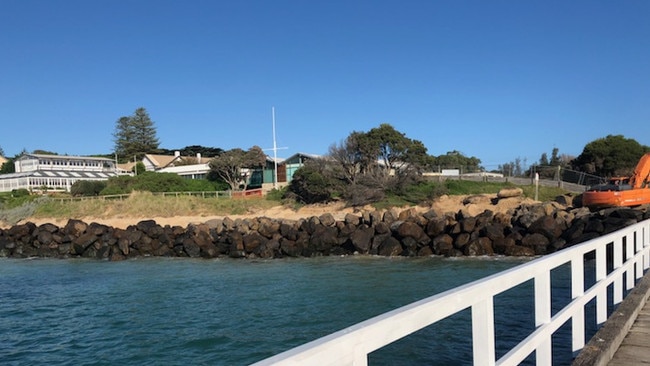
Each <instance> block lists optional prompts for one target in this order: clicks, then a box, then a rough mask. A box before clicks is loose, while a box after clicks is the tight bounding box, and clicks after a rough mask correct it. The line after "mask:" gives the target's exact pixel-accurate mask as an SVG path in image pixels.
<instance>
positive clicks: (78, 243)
mask: <svg viewBox="0 0 650 366" xmlns="http://www.w3.org/2000/svg"><path fill="white" fill-rule="evenodd" d="M648 217H650V213H648V210H647V209H646V208H645V207H642V208H636V209H631V208H615V209H608V210H601V211H598V212H593V213H592V212H590V211H589V210H588V209H586V208H573V207H571V206H570V203H567V202H566V200H565V199H562V198H561V197H560V198H558V199H557V200H556V201H554V202H547V203H542V204H534V205H521V206H519V207H517V208H516V209H513V210H511V211H509V212H508V213H496V214H495V213H493V212H492V211H490V210H485V211H484V212H483V213H481V214H479V215H470V214H469V213H468V211H467V210H460V211H458V212H457V213H455V214H451V213H450V214H444V215H439V214H437V213H436V212H435V211H433V210H431V211H428V212H424V213H418V212H417V211H416V210H414V209H409V210H405V211H401V212H400V211H397V210H388V211H383V212H381V211H374V212H365V213H362V214H358V215H355V214H347V215H346V216H345V219H344V220H341V221H337V220H335V219H334V217H333V216H332V215H331V214H324V215H321V216H318V217H316V216H314V217H310V218H308V219H301V220H297V221H293V220H292V221H290V220H278V219H272V218H267V217H259V218H254V219H237V220H231V219H229V218H225V219H223V220H210V221H208V222H206V223H204V224H198V225H193V224H191V225H188V226H187V227H185V228H183V227H180V226H168V225H167V226H161V225H158V224H157V223H156V222H155V221H152V220H148V221H141V222H139V223H137V224H136V225H132V226H129V227H128V228H126V229H119V228H113V227H109V226H105V225H101V224H98V223H90V224H88V223H85V222H82V221H79V220H69V221H68V223H67V224H66V225H65V226H64V227H58V226H55V225H52V224H43V225H40V226H36V225H35V224H33V223H26V224H21V225H16V226H13V227H11V228H9V229H7V230H0V257H16V258H25V257H54V258H71V257H84V258H95V259H108V260H124V259H128V258H134V257H142V256H173V257H203V258H216V257H232V258H281V257H313V256H325V255H349V254H370V255H380V256H410V257H413V256H429V255H442V256H482V255H507V256H535V255H543V254H548V253H552V252H554V251H557V250H560V249H562V248H565V247H568V246H571V245H574V244H576V243H580V242H583V241H586V240H589V239H592V238H595V237H598V236H600V235H603V234H606V233H609V232H612V231H615V230H617V229H619V228H622V227H625V226H628V225H630V224H634V223H636V222H639V221H641V220H645V219H647V218H648Z"/></svg>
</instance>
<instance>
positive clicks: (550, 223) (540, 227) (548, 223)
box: [528, 216, 562, 241]
mask: <svg viewBox="0 0 650 366" xmlns="http://www.w3.org/2000/svg"><path fill="white" fill-rule="evenodd" d="M528 231H529V232H531V233H536V234H542V235H544V236H545V237H546V238H548V239H549V240H550V241H552V240H555V239H557V238H559V237H560V235H562V229H561V227H560V226H559V225H558V224H557V223H556V221H555V219H553V217H551V216H543V217H540V218H539V219H537V220H535V222H533V223H532V224H531V225H530V227H529V228H528Z"/></svg>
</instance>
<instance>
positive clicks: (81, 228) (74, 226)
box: [63, 219, 88, 238]
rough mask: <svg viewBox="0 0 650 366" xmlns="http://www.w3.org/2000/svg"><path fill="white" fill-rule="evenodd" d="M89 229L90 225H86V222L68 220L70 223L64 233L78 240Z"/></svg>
mask: <svg viewBox="0 0 650 366" xmlns="http://www.w3.org/2000/svg"><path fill="white" fill-rule="evenodd" d="M87 228H88V224H86V223H85V222H83V221H81V220H74V219H70V220H68V223H67V224H66V225H65V227H64V228H63V233H65V234H67V235H71V236H73V237H75V238H77V237H79V236H81V234H83V233H84V232H85V231H86V229H87Z"/></svg>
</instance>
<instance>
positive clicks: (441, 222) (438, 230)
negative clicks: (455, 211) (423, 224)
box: [426, 217, 447, 237]
mask: <svg viewBox="0 0 650 366" xmlns="http://www.w3.org/2000/svg"><path fill="white" fill-rule="evenodd" d="M446 227H447V220H445V219H444V218H439V217H435V218H432V219H431V220H429V222H428V223H427V229H426V233H427V235H429V236H430V237H436V236H438V235H440V234H442V233H444V232H445V228H446Z"/></svg>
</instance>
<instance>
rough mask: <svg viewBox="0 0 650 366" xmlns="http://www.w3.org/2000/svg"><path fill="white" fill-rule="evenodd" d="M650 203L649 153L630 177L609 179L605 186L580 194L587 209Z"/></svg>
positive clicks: (595, 187)
mask: <svg viewBox="0 0 650 366" xmlns="http://www.w3.org/2000/svg"><path fill="white" fill-rule="evenodd" d="M648 203H650V153H646V154H645V155H643V156H642V157H641V159H640V160H639V163H638V164H637V165H636V168H634V174H633V175H632V176H631V177H615V178H611V179H610V180H609V181H608V182H607V183H606V184H600V185H597V186H592V187H590V188H589V189H588V190H587V191H586V192H585V193H583V194H582V205H583V206H586V207H589V208H602V207H616V206H639V205H643V204H648Z"/></svg>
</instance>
